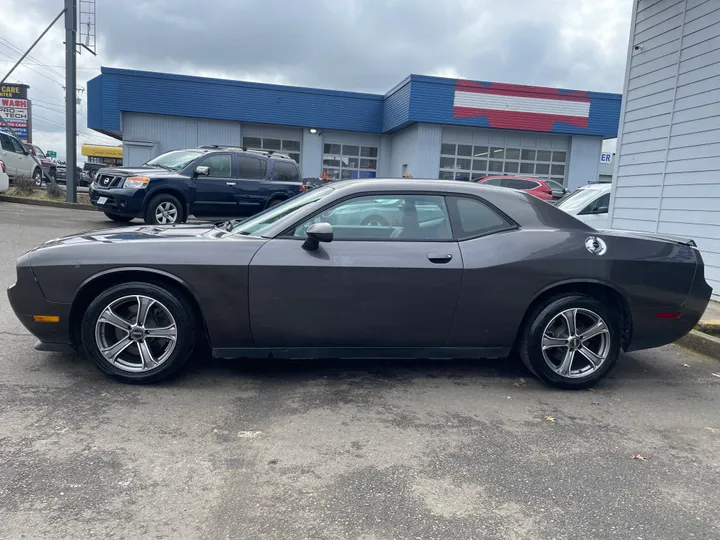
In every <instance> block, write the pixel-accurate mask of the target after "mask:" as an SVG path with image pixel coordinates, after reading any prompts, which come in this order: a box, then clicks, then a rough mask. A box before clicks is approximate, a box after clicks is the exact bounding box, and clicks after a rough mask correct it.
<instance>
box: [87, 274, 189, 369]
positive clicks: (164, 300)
mask: <svg viewBox="0 0 720 540" xmlns="http://www.w3.org/2000/svg"><path fill="white" fill-rule="evenodd" d="M81 338H82V349H83V351H84V352H85V354H86V355H87V356H89V357H90V358H92V359H93V361H94V362H95V363H96V364H97V366H98V367H99V368H100V369H101V370H102V371H104V372H105V373H107V374H109V375H112V376H113V377H115V378H117V379H119V380H121V381H123V382H128V383H152V382H158V381H160V380H163V379H166V378H168V377H170V376H171V375H173V374H174V373H176V372H177V371H178V370H179V369H180V368H181V367H182V366H183V364H185V362H186V361H187V359H188V358H189V357H190V354H191V353H192V351H193V347H194V346H195V320H194V315H193V309H192V306H191V305H190V304H189V302H188V301H187V300H186V299H185V297H184V296H183V295H182V294H181V293H180V292H179V291H175V290H172V289H169V288H165V287H161V286H159V285H155V284H152V283H143V282H132V283H124V284H120V285H116V286H114V287H112V288H110V289H108V290H107V291H105V292H103V293H102V294H100V295H99V296H98V297H97V298H96V299H95V300H93V302H92V303H91V304H90V306H89V307H88V308H87V310H86V312H85V315H84V316H83V319H82V327H81Z"/></svg>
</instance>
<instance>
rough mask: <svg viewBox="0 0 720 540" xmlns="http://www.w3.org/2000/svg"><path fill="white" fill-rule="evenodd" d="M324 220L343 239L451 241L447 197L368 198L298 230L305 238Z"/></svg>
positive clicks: (327, 212)
mask: <svg viewBox="0 0 720 540" xmlns="http://www.w3.org/2000/svg"><path fill="white" fill-rule="evenodd" d="M320 221H324V222H327V223H330V225H332V226H333V228H334V233H335V235H334V239H333V241H334V242H337V241H342V240H385V241H394V242H402V241H408V240H451V239H452V233H451V231H450V219H449V216H448V212H447V208H446V206H445V198H444V197H437V196H425V195H401V196H398V195H391V196H387V197H378V196H377V195H368V196H364V197H355V198H353V199H350V200H347V201H343V202H341V203H338V204H337V205H336V206H334V207H332V208H330V209H328V210H325V211H324V212H322V213H321V214H320V215H318V216H315V217H313V218H312V219H310V220H308V221H306V222H305V223H303V224H302V225H300V226H299V227H298V228H297V229H295V233H294V235H295V236H298V237H301V238H304V237H305V236H306V231H307V228H308V227H309V226H310V225H311V224H313V223H318V222H320Z"/></svg>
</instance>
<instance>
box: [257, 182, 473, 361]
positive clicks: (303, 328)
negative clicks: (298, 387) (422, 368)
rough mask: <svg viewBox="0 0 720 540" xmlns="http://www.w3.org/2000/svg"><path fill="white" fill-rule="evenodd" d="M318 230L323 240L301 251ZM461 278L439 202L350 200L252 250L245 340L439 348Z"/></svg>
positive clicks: (398, 197) (420, 198)
mask: <svg viewBox="0 0 720 540" xmlns="http://www.w3.org/2000/svg"><path fill="white" fill-rule="evenodd" d="M372 215H376V216H382V218H383V219H382V220H374V221H368V220H367V219H366V218H367V217H368V216H372ZM320 222H327V223H330V224H331V225H332V226H333V229H334V239H333V241H332V242H329V243H322V244H320V245H319V246H318V248H317V249H316V250H307V249H304V248H303V242H304V240H305V238H306V234H305V232H306V231H307V228H308V227H309V226H310V225H312V224H314V223H320ZM462 271H463V264H462V259H461V256H460V249H459V247H458V244H457V242H456V241H454V240H453V238H452V232H451V229H450V223H449V217H448V214H447V208H446V205H445V199H444V197H442V196H436V195H432V196H427V195H414V194H392V195H390V194H387V193H384V194H375V195H362V196H355V197H352V198H350V199H346V200H344V201H341V202H337V203H333V204H332V205H331V206H330V207H326V208H325V209H324V210H322V211H320V212H319V213H317V214H316V215H315V216H313V217H312V218H310V219H307V220H305V221H304V222H302V223H298V224H295V226H293V227H292V228H291V229H290V230H288V231H286V233H285V234H284V235H281V236H280V237H277V238H275V239H273V240H270V241H269V242H267V243H266V244H265V245H263V247H262V248H260V250H259V251H258V253H257V254H256V255H255V257H254V258H253V260H252V263H251V265H250V284H249V287H250V294H249V296H250V319H251V324H252V332H253V337H254V340H255V343H256V345H257V346H260V347H401V348H414V347H440V346H443V345H444V343H445V340H446V338H447V335H448V332H449V330H450V326H451V324H452V320H453V317H454V314H455V306H456V304H457V301H458V295H459V294H460V285H461V281H462Z"/></svg>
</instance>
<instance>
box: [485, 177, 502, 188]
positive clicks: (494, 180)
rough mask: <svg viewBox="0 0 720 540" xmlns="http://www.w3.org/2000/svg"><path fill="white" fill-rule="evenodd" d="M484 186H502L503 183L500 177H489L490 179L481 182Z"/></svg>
mask: <svg viewBox="0 0 720 540" xmlns="http://www.w3.org/2000/svg"><path fill="white" fill-rule="evenodd" d="M483 185H484V186H502V185H503V179H502V178H491V179H490V180H486V181H485V182H483Z"/></svg>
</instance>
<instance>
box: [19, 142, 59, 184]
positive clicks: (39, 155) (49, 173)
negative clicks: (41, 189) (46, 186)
mask: <svg viewBox="0 0 720 540" xmlns="http://www.w3.org/2000/svg"><path fill="white" fill-rule="evenodd" d="M23 146H25V149H26V150H27V151H28V152H30V153H31V154H32V155H33V156H35V159H36V160H37V161H38V162H39V163H40V166H41V167H42V177H41V179H40V182H38V181H37V180H36V184H37V185H40V184H41V183H42V179H43V178H44V179H45V180H49V181H51V182H55V181H56V180H57V165H55V162H54V161H53V160H52V159H50V158H49V157H47V156H46V155H45V152H43V151H42V149H41V148H40V147H39V146H37V145H36V144H31V143H23Z"/></svg>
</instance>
